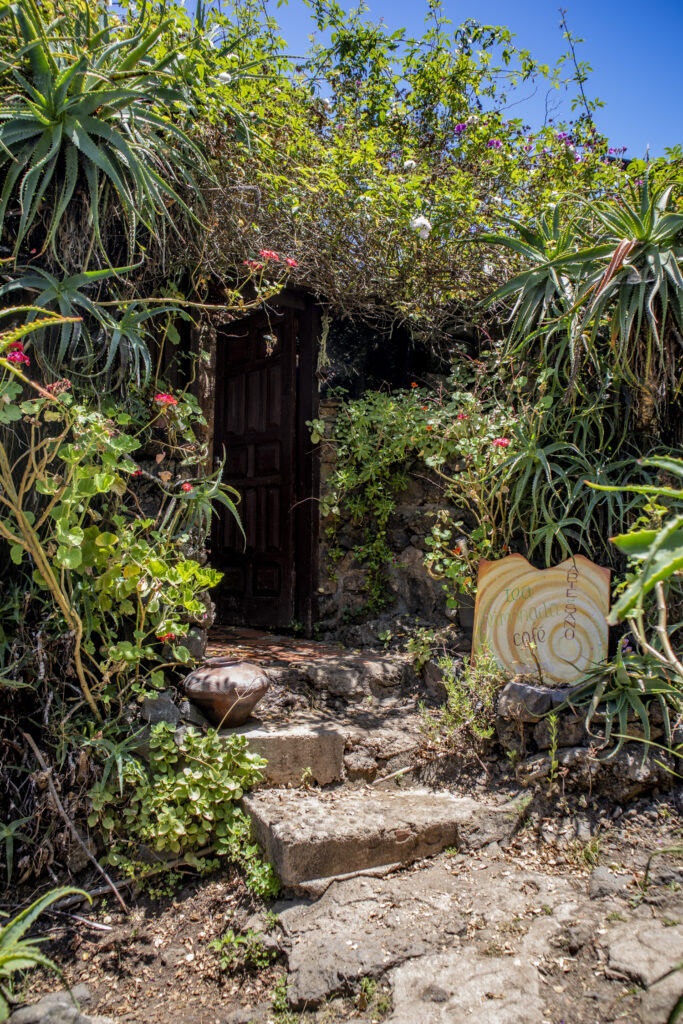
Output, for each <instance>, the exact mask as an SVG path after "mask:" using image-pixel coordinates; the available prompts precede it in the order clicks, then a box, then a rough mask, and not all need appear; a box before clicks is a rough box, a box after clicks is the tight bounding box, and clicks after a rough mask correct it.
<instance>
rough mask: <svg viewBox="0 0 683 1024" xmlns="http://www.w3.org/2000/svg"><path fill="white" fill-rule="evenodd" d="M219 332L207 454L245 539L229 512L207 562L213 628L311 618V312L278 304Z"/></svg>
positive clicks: (294, 303) (296, 300)
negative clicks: (227, 489) (230, 491)
mask: <svg viewBox="0 0 683 1024" xmlns="http://www.w3.org/2000/svg"><path fill="white" fill-rule="evenodd" d="M280 303H281V304H279V305H278V306H277V307H276V308H275V311H273V310H270V311H269V312H268V313H266V312H262V313H261V312H260V313H256V314H253V315H252V316H250V317H248V318H245V319H244V320H242V321H238V322H237V323H235V324H231V325H230V326H229V327H226V328H224V329H223V330H221V331H219V333H218V339H217V344H218V350H217V360H216V412H215V433H214V453H215V455H216V456H219V457H221V456H222V455H223V452H224V453H225V456H226V466H225V472H224V476H223V480H224V482H225V483H228V484H230V485H231V486H233V487H235V488H236V489H237V490H238V491H239V493H240V497H241V501H240V504H239V512H240V517H241V519H242V525H243V528H244V533H245V535H246V542H245V538H244V537H243V536H242V533H241V531H240V529H239V527H238V526H237V524H236V523H235V521H234V518H233V517H232V516H230V515H229V513H228V512H227V510H221V514H220V516H218V517H216V520H215V522H214V531H213V537H212V558H211V561H212V564H213V565H214V566H215V568H217V569H219V570H220V571H221V572H223V573H224V577H223V580H222V582H221V584H220V586H219V589H218V594H217V606H218V607H217V611H218V621H219V622H222V623H224V624H228V625H248V626H260V627H264V628H278V627H282V626H288V625H290V624H291V623H292V622H293V621H294V620H298V621H301V622H302V623H303V624H304V626H307V627H309V628H310V624H311V621H312V616H313V603H314V593H313V591H314V587H313V567H314V562H315V545H316V543H317V531H316V528H315V522H316V517H315V516H314V509H313V504H314V501H313V499H314V498H315V496H316V495H315V493H314V489H315V484H316V474H315V466H314V460H313V457H312V445H311V443H310V439H309V438H308V431H307V428H306V427H305V420H307V419H311V418H312V417H313V416H314V408H315V404H316V399H315V394H314V376H313V348H314V344H315V320H316V315H315V309H314V307H312V306H311V304H310V302H309V303H307V302H306V300H305V299H304V298H302V297H299V296H294V297H291V296H290V297H289V298H287V297H284V298H282V299H281V300H280Z"/></svg>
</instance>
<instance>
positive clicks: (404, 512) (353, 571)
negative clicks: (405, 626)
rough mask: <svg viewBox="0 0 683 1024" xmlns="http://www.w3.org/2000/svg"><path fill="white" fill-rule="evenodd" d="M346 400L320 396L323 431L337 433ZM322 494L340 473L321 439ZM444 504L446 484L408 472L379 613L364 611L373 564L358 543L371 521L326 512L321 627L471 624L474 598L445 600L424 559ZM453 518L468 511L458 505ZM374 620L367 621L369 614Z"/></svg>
mask: <svg viewBox="0 0 683 1024" xmlns="http://www.w3.org/2000/svg"><path fill="white" fill-rule="evenodd" d="M341 405H342V403H341V402H340V401H339V400H337V399H321V401H320V412H319V418H320V419H321V420H322V421H323V422H324V423H325V437H326V438H329V437H331V435H332V431H333V427H334V423H335V421H336V418H337V416H338V415H339V412H340V408H341ZM320 462H321V465H320V493H321V497H324V495H325V493H326V488H327V487H328V485H329V481H330V478H331V477H332V474H333V473H334V469H335V463H336V453H335V449H334V445H333V444H332V443H330V442H329V441H328V442H325V441H323V442H322V443H321V444H320ZM445 508H446V506H445V505H444V499H443V488H442V487H441V485H440V484H439V482H438V481H437V480H436V479H435V478H434V477H430V476H429V475H428V474H427V472H426V471H425V470H424V469H423V468H422V467H415V472H414V473H412V474H409V480H408V486H407V488H406V489H405V490H404V491H403V492H402V493H400V494H398V495H397V498H396V509H395V511H394V513H393V514H392V515H391V517H390V519H389V524H388V531H387V541H388V544H389V547H390V549H391V562H390V564H389V565H387V567H386V568H387V593H386V598H387V605H386V608H385V609H384V610H383V611H382V612H381V613H375V614H374V615H373V614H371V613H364V611H363V608H364V605H365V604H366V601H367V592H366V583H367V575H368V573H367V567H366V566H365V565H364V562H363V560H362V558H359V557H358V556H357V555H356V554H355V553H354V549H356V548H358V547H361V548H362V546H363V543H364V541H365V528H364V526H363V525H362V524H357V523H354V522H353V521H352V519H351V517H346V518H344V517H342V519H341V520H340V519H337V518H336V517H328V518H327V519H325V518H323V519H322V520H321V523H320V549H319V559H318V564H319V581H318V620H317V625H318V629H319V630H320V632H321V633H325V634H327V635H330V634H333V635H341V634H342V633H347V632H348V627H349V624H351V623H354V622H356V623H357V622H358V621H359V620H364V628H363V629H362V630H360V631H359V630H358V629H356V630H355V633H357V634H358V635H357V636H355V635H354V637H350V638H347V639H353V640H355V641H357V642H367V643H372V642H373V640H376V639H377V633H379V632H382V631H384V630H386V629H392V626H395V625H396V624H397V623H400V622H401V621H403V622H405V621H406V620H409V621H410V622H411V624H414V623H415V621H416V620H417V621H418V623H419V624H421V625H425V626H434V627H445V626H448V625H449V624H451V623H458V624H460V625H464V626H466V627H470V626H471V615H470V608H469V605H467V606H466V604H465V603H463V605H462V606H461V607H460V608H459V609H452V608H448V607H447V600H446V599H447V595H446V592H445V590H444V586H443V581H441V580H436V579H433V578H432V577H431V576H430V575H429V573H428V571H427V569H426V567H425V564H424V558H425V553H426V552H427V550H428V548H427V544H426V537H427V536H428V535H429V533H430V532H431V529H432V526H433V523H434V516H435V514H436V513H437V512H439V511H443V510H444V509H445ZM453 515H454V518H456V519H457V518H461V517H462V512H456V510H455V509H454V510H453ZM368 620H369V621H368Z"/></svg>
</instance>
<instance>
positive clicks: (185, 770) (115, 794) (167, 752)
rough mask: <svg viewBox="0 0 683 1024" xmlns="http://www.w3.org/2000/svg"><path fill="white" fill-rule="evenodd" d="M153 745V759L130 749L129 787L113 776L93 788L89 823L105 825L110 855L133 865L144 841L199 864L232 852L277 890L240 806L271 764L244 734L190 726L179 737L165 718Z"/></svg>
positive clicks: (258, 888)
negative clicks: (250, 745) (251, 747)
mask: <svg viewBox="0 0 683 1024" xmlns="http://www.w3.org/2000/svg"><path fill="white" fill-rule="evenodd" d="M149 746H150V755H149V766H145V765H143V764H142V763H141V762H140V761H138V760H136V759H135V758H131V757H128V758H126V760H125V761H124V763H123V771H122V775H123V794H121V792H120V790H119V788H118V787H117V786H116V785H115V780H113V779H110V780H108V781H107V782H105V783H102V782H99V783H98V784H97V785H96V786H94V787H93V788H92V789H91V791H90V798H91V801H92V811H91V814H90V817H89V819H88V823H89V825H90V826H91V827H95V826H97V827H99V828H100V829H101V830H102V831H103V832H104V834H105V836H106V845H107V849H108V851H109V852H108V854H107V861H108V863H110V864H113V865H118V866H120V867H122V868H123V869H127V870H129V871H134V870H135V867H136V866H135V856H136V851H137V849H138V847H139V846H140V844H145V845H147V846H149V847H150V848H151V849H152V850H153V851H155V853H156V854H158V855H159V857H160V860H161V861H163V859H164V858H165V857H167V856H169V855H176V856H178V857H181V858H182V860H183V861H184V862H185V863H187V864H190V865H192V866H194V867H195V868H196V869H197V870H201V871H207V870H210V869H211V868H213V867H214V866H215V865H216V864H217V863H218V861H217V860H216V858H220V857H226V858H228V859H229V860H231V861H233V862H235V863H236V864H238V865H239V866H240V868H242V870H243V871H244V873H245V877H246V881H247V885H248V886H249V888H250V889H251V890H252V892H255V893H256V894H258V895H259V896H262V897H263V898H272V897H273V896H275V895H276V894H277V892H278V890H279V884H278V881H277V879H276V877H275V874H274V872H273V870H272V868H271V867H270V865H268V864H264V863H263V861H262V860H261V858H260V855H259V852H258V847H257V846H256V845H255V844H254V843H253V842H252V840H251V828H250V824H249V819H248V817H247V816H246V815H245V813H244V812H243V811H242V810H241V809H240V808H239V807H237V806H236V802H237V801H238V800H239V799H240V797H241V796H242V794H243V793H244V792H245V790H247V789H249V787H250V786H252V785H253V784H254V783H255V782H258V781H260V779H261V777H262V776H261V774H260V769H261V768H262V767H263V766H264V764H265V761H264V760H263V759H262V758H260V757H259V756H258V755H257V754H253V753H250V752H249V750H248V747H247V741H246V738H245V737H244V736H236V735H235V736H228V737H223V736H219V735H218V733H217V732H216V731H215V730H213V729H211V730H209V731H208V732H207V733H206V735H202V734H201V733H199V732H198V731H197V730H196V729H194V728H188V729H187V730H186V731H185V732H184V734H183V736H182V738H180V739H179V738H178V737H176V735H175V731H174V729H173V727H172V726H169V725H167V724H166V723H163V722H161V723H158V724H156V725H154V726H152V729H151V736H150V741H149Z"/></svg>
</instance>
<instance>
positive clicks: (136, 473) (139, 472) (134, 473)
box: [130, 469, 142, 476]
mask: <svg viewBox="0 0 683 1024" xmlns="http://www.w3.org/2000/svg"><path fill="white" fill-rule="evenodd" d="M130 475H131V476H142V470H141V469H134V470H133V472H132V473H131V474H130Z"/></svg>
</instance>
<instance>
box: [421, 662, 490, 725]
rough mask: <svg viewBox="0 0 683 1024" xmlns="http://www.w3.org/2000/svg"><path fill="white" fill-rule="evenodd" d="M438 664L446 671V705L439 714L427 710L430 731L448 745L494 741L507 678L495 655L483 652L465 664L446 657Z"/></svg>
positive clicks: (444, 675)
mask: <svg viewBox="0 0 683 1024" xmlns="http://www.w3.org/2000/svg"><path fill="white" fill-rule="evenodd" d="M437 664H438V666H439V668H440V669H441V670H442V672H443V684H444V686H445V688H446V703H445V704H444V706H443V708H441V710H440V711H439V712H437V713H436V714H434V713H433V712H428V711H427V710H426V709H425V710H424V712H423V717H424V721H425V727H426V728H427V730H428V732H429V733H430V734H431V735H432V736H433V738H434V739H436V740H438V741H439V742H441V743H446V744H449V745H450V744H453V743H457V744H462V743H463V742H468V741H469V742H472V741H474V742H475V743H477V742H481V741H482V740H487V739H491V737H492V736H493V735H494V724H493V723H494V719H495V715H496V707H497V704H498V692H499V691H500V690H501V689H502V687H503V686H504V685H505V683H506V682H507V678H508V677H507V675H506V674H505V672H504V671H503V670H502V669H501V668H500V666H499V665H498V663H497V662H496V660H495V658H494V656H493V654H492V652H491V651H490V650H487V649H482V650H481V651H479V652H478V653H477V657H476V659H472V660H470V659H468V658H465V660H464V662H463V663H462V664H460V663H459V662H457V661H455V660H454V659H453V658H452V657H451V656H450V655H444V656H443V657H441V658H439V659H437Z"/></svg>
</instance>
